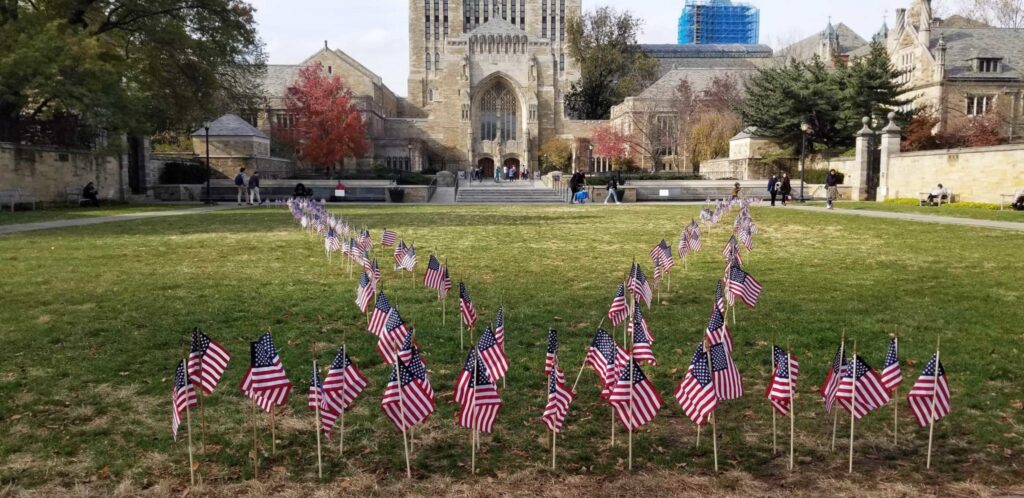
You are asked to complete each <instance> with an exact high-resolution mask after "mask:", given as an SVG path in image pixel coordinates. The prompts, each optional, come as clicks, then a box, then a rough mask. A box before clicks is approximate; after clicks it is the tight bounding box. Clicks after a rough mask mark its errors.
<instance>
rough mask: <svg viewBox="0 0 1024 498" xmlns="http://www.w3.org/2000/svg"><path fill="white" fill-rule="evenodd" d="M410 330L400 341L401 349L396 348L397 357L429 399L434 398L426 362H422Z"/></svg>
mask: <svg viewBox="0 0 1024 498" xmlns="http://www.w3.org/2000/svg"><path fill="white" fill-rule="evenodd" d="M413 332H414V331H412V330H410V331H409V333H408V334H407V335H406V336H405V341H403V342H402V347H401V349H399V350H398V358H399V359H400V360H402V363H404V364H405V367H406V368H408V369H409V372H411V373H412V376H413V379H414V381H415V382H417V383H418V384H419V385H420V387H422V388H423V392H425V393H427V396H430V399H431V400H433V399H434V388H433V386H431V385H430V378H429V376H428V375H427V364H426V363H424V362H423V358H421V357H420V351H419V348H417V347H416V342H415V341H413V340H412V336H413Z"/></svg>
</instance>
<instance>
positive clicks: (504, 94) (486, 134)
mask: <svg viewBox="0 0 1024 498" xmlns="http://www.w3.org/2000/svg"><path fill="white" fill-rule="evenodd" d="M518 110H519V104H518V102H517V101H516V96H515V94H513V93H512V90H511V89H509V88H508V86H506V85H504V84H503V83H498V84H495V85H494V86H493V87H491V89H490V90H487V93H485V94H484V95H483V97H481V100H480V139H481V140H501V141H502V142H504V141H507V140H515V139H516V129H517V127H518V124H519V120H518Z"/></svg>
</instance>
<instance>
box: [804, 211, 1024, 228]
mask: <svg viewBox="0 0 1024 498" xmlns="http://www.w3.org/2000/svg"><path fill="white" fill-rule="evenodd" d="M785 209H796V210H798V211H816V212H823V213H835V214H852V215H856V216H867V217H869V218H886V219H890V220H903V221H918V222H922V223H939V224H943V225H964V226H970V227H979V228H999V229H1003V230H1016V231H1018V232H1024V223H1019V222H1016V221H996V220H978V219H974V218H955V217H952V216H936V215H931V214H915V213H896V212H892V211H868V210H864V209H842V208H836V209H833V210H831V211H829V210H828V209H825V208H824V207H818V206H792V205H791V206H786V207H785Z"/></svg>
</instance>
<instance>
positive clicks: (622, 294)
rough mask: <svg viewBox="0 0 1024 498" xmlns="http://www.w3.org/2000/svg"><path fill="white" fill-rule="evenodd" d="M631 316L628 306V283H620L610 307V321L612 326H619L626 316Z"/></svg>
mask: <svg viewBox="0 0 1024 498" xmlns="http://www.w3.org/2000/svg"><path fill="white" fill-rule="evenodd" d="M628 316H629V308H628V307H627V306H626V284H625V283H620V284H619V290H617V291H615V296H614V297H612V305H611V307H610V308H608V321H610V322H611V323H612V327H618V326H619V324H621V323H622V321H623V320H625V319H626V317H628Z"/></svg>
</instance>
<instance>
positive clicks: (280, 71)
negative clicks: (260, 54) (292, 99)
mask: <svg viewBox="0 0 1024 498" xmlns="http://www.w3.org/2000/svg"><path fill="white" fill-rule="evenodd" d="M299 69H302V66H300V65H297V64H290V65H283V64H267V72H266V74H265V75H264V76H263V90H264V91H266V93H267V95H269V96H271V97H281V96H283V95H284V94H285V93H286V92H287V90H288V87H289V86H291V85H292V83H294V82H295V80H297V79H298V78H299Z"/></svg>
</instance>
